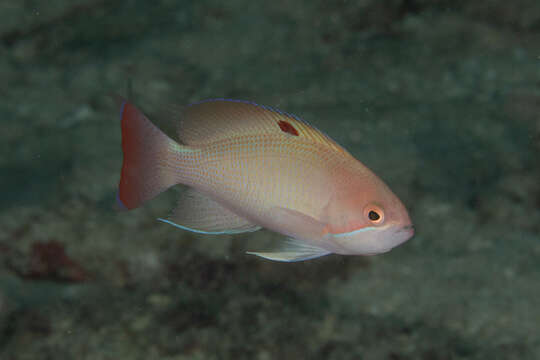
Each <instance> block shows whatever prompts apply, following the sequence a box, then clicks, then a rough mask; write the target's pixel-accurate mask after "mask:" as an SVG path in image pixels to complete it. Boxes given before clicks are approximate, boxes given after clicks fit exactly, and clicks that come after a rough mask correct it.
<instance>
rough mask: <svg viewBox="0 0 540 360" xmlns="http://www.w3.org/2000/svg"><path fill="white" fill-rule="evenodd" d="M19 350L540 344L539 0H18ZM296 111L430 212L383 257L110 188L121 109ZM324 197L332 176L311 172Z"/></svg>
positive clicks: (8, 61) (476, 348)
mask: <svg viewBox="0 0 540 360" xmlns="http://www.w3.org/2000/svg"><path fill="white" fill-rule="evenodd" d="M0 20H1V21H0V79H1V81H0V185H1V187H0V188H1V189H2V195H1V196H0V359H2V360H4V359H5V360H23V359H31V360H40V359H54V360H63V359H83V360H84V359H88V360H90V359H91V360H106V359H107V360H108V359H110V360H113V359H114V360H119V359H130V360H137V359H144V360H149V359H164V360H184V359H254V360H255V359H256V360H267V359H336V360H347V359H387V360H409V359H422V360H447V359H478V360H479V359H520V360H523V359H540V160H539V155H540V2H539V1H537V0H515V1H507V0H489V1H464V0H453V1H451V0H359V1H352V0H348V1H343V0H325V1H323V0H314V1H285V0H275V1H266V2H258V1H245V0H231V1H226V2H225V1H216V0H205V1H173V0H156V1H142V0H139V1H136V0H127V1H103V0H69V1H68V0H49V1H38V0H0ZM109 93H121V94H124V95H126V94H130V96H131V98H132V99H133V100H134V101H135V103H137V104H139V105H141V107H142V108H144V109H149V110H148V114H149V115H150V117H151V118H153V116H152V115H153V114H157V113H158V112H159V104H166V103H177V104H187V103H190V102H193V101H197V100H201V99H205V98H212V97H227V98H240V99H246V100H252V101H256V102H258V103H261V104H265V105H270V106H275V107H278V108H280V109H283V110H285V111H288V112H292V113H295V114H297V115H299V116H301V117H303V118H305V119H306V120H308V121H310V122H311V123H313V124H314V125H316V126H317V127H318V128H320V129H322V130H324V131H325V132H327V133H328V134H329V135H330V136H332V137H333V138H334V139H336V140H337V141H338V142H339V143H341V144H342V145H343V146H345V147H346V148H347V149H348V150H349V151H350V152H351V153H352V154H353V155H355V156H356V157H357V158H358V159H360V160H361V161H362V162H364V163H365V164H366V165H367V166H368V167H370V168H371V169H373V170H374V171H375V172H376V173H377V174H378V175H379V176H380V177H382V178H383V179H384V180H385V181H386V182H387V183H388V184H389V185H390V187H391V188H392V189H393V190H394V191H395V192H396V193H397V195H398V196H399V197H400V198H401V199H402V200H403V202H404V203H405V204H406V206H407V207H408V208H409V210H410V214H411V216H412V219H413V221H414V223H415V224H416V228H417V235H416V236H415V237H414V238H413V239H412V240H410V241H409V242H407V243H405V244H403V245H402V246H400V247H398V248H396V249H394V250H393V251H392V252H390V253H388V254H385V255H381V256H376V257H343V256H336V255H332V256H328V257H325V258H321V259H317V260H312V261H308V262H303V263H296V264H283V263H275V262H269V261H265V260H261V259H258V258H255V257H252V256H248V255H246V254H245V251H246V250H252V249H253V248H255V246H258V244H264V243H271V242H272V241H274V240H276V239H278V238H280V236H279V235H277V234H274V233H270V232H268V231H260V232H256V233H248V234H242V235H235V236H222V237H217V236H213V237H212V236H199V235H196V234H192V233H188V232H184V231H180V230H178V229H175V228H174V227H172V226H168V225H166V224H163V223H159V222H157V221H156V218H157V217H160V216H164V215H166V214H167V213H168V211H169V209H170V205H171V203H172V202H173V201H174V191H173V192H167V193H165V194H164V195H162V196H160V197H159V198H157V199H156V200H155V201H152V202H151V203H150V204H149V205H148V206H145V207H144V208H141V209H137V210H134V211H132V212H129V213H117V212H115V211H114V210H113V209H112V205H113V204H114V202H115V194H116V187H117V183H118V180H119V170H120V165H121V156H122V154H121V147H120V141H121V139H120V129H119V119H118V109H116V108H115V107H114V105H113V104H112V102H111V101H110V99H109V97H108V96H107V94H109ZM313 196H317V194H313Z"/></svg>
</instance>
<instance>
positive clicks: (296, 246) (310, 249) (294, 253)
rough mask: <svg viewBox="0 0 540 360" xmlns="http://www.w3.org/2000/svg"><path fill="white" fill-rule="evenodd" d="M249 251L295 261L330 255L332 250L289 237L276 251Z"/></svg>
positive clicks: (261, 255)
mask: <svg viewBox="0 0 540 360" xmlns="http://www.w3.org/2000/svg"><path fill="white" fill-rule="evenodd" d="M247 253H248V254H251V255H257V256H260V257H262V258H265V259H268V260H274V261H284V262H295V261H304V260H310V259H315V258H318V257H321V256H324V255H328V254H330V253H331V252H330V251H328V250H325V249H323V248H320V247H318V246H315V245H311V244H308V243H306V242H304V241H301V240H298V239H293V238H288V239H287V240H285V241H284V242H283V243H282V244H281V245H280V246H279V247H278V248H277V249H276V250H274V251H268V252H254V251H248V252H247Z"/></svg>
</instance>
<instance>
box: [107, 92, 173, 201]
mask: <svg viewBox="0 0 540 360" xmlns="http://www.w3.org/2000/svg"><path fill="white" fill-rule="evenodd" d="M117 100H118V102H119V104H120V117H121V119H122V150H123V152H124V162H123V164H122V173H121V177H120V184H119V191H118V198H117V200H118V203H119V204H118V205H119V206H120V207H121V208H122V209H127V210H131V209H134V208H136V207H138V206H140V205H141V204H142V203H143V202H145V201H147V200H150V199H152V198H153V197H155V196H156V195H158V194H159V193H161V192H162V191H164V190H166V189H167V188H169V187H170V186H172V185H175V184H176V183H177V181H176V178H175V175H174V172H173V171H171V170H170V169H171V166H170V158H171V157H170V154H171V153H172V151H173V148H174V146H175V142H174V141H173V140H171V139H170V138H169V137H167V135H165V134H164V133H163V132H161V130H159V129H158V128H157V127H156V126H155V125H153V124H152V123H151V122H150V120H148V119H147V118H146V116H145V115H144V114H143V113H142V112H141V111H140V110H139V109H137V108H136V107H135V106H134V105H133V104H131V103H130V102H128V101H127V100H125V99H123V98H120V97H118V99H117Z"/></svg>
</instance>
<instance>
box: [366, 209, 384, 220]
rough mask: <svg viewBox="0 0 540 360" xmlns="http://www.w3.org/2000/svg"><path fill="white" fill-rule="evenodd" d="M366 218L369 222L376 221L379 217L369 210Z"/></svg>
mask: <svg viewBox="0 0 540 360" xmlns="http://www.w3.org/2000/svg"><path fill="white" fill-rule="evenodd" d="M368 218H369V220H371V221H377V220H379V219H380V218H381V216H380V215H379V214H377V212H375V211H373V210H371V211H370V212H369V214H368Z"/></svg>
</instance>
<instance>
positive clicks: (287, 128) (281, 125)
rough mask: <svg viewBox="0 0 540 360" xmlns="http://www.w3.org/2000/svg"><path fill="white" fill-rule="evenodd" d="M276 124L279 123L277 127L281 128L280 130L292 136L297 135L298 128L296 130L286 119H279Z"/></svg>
mask: <svg viewBox="0 0 540 360" xmlns="http://www.w3.org/2000/svg"><path fill="white" fill-rule="evenodd" d="M278 125H279V128H280V129H281V131H283V132H286V133H288V134H291V135H294V136H298V130H296V129H295V128H294V126H292V125H291V124H290V123H288V122H287V121H285V120H280V121H279V122H278Z"/></svg>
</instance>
